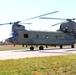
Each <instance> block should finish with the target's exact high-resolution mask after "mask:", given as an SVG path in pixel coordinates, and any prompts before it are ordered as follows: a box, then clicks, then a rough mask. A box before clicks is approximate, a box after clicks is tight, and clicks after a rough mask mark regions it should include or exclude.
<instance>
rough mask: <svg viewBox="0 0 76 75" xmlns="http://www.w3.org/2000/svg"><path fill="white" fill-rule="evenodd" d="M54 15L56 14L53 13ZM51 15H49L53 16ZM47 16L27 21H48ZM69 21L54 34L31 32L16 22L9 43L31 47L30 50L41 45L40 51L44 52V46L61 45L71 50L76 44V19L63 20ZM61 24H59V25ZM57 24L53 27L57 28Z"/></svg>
mask: <svg viewBox="0 0 76 75" xmlns="http://www.w3.org/2000/svg"><path fill="white" fill-rule="evenodd" d="M52 13H56V11H55V12H52ZM52 13H49V14H52ZM45 15H48V14H44V15H40V16H36V17H33V18H30V19H26V20H25V21H27V20H31V19H34V18H43V19H46V18H45V17H43V16H45ZM49 19H60V20H62V19H61V18H49ZM63 20H67V21H68V22H66V23H62V24H61V25H60V29H59V30H57V31H54V32H50V31H30V30H26V29H25V27H24V26H23V25H20V24H19V22H20V21H18V22H14V23H13V25H12V32H13V35H12V37H10V38H8V41H9V42H11V43H13V44H21V45H22V46H24V45H26V46H27V45H31V47H30V50H34V46H33V45H40V46H39V50H43V49H44V47H43V45H46V46H48V45H50V46H56V45H59V46H60V48H61V49H62V48H63V46H64V45H71V48H74V43H75V40H76V23H75V22H74V21H72V20H75V19H63ZM58 24H59V23H58ZM55 25H56V24H54V25H52V26H55Z"/></svg>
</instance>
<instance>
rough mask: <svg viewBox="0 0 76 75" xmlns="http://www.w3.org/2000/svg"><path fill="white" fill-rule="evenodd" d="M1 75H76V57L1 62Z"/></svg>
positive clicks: (66, 56)
mask: <svg viewBox="0 0 76 75" xmlns="http://www.w3.org/2000/svg"><path fill="white" fill-rule="evenodd" d="M0 75H76V55H65V56H51V57H37V58H26V59H17V60H13V59H12V60H1V61H0Z"/></svg>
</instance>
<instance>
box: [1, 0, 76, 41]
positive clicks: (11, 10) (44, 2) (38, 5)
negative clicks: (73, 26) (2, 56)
mask: <svg viewBox="0 0 76 75" xmlns="http://www.w3.org/2000/svg"><path fill="white" fill-rule="evenodd" d="M53 11H59V12H57V13H54V14H50V15H47V16H45V17H54V18H66V19H67V18H76V0H0V24H1V23H8V22H14V21H23V20H26V19H29V18H31V17H35V16H39V15H42V14H46V13H50V12H53ZM27 22H29V23H32V25H26V24H25V25H24V26H25V28H26V29H28V30H47V31H56V30H57V29H59V26H60V25H57V26H54V27H51V25H53V24H56V23H58V22H63V20H54V19H50V20H48V19H45V20H44V19H39V18H37V19H33V20H29V21H24V23H27ZM11 27H12V25H3V26H0V40H4V39H5V38H7V37H9V34H10V33H11Z"/></svg>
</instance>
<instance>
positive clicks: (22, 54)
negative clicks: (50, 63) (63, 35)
mask: <svg viewBox="0 0 76 75" xmlns="http://www.w3.org/2000/svg"><path fill="white" fill-rule="evenodd" d="M75 53H76V48H63V49H59V48H45V49H44V50H38V49H35V50H34V51H30V50H29V49H26V50H25V49H22V50H8V51H0V60H5V59H20V58H29V57H44V56H57V55H66V54H75Z"/></svg>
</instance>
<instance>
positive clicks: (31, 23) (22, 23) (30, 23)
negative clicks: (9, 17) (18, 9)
mask: <svg viewBox="0 0 76 75" xmlns="http://www.w3.org/2000/svg"><path fill="white" fill-rule="evenodd" d="M21 24H32V23H21Z"/></svg>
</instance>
